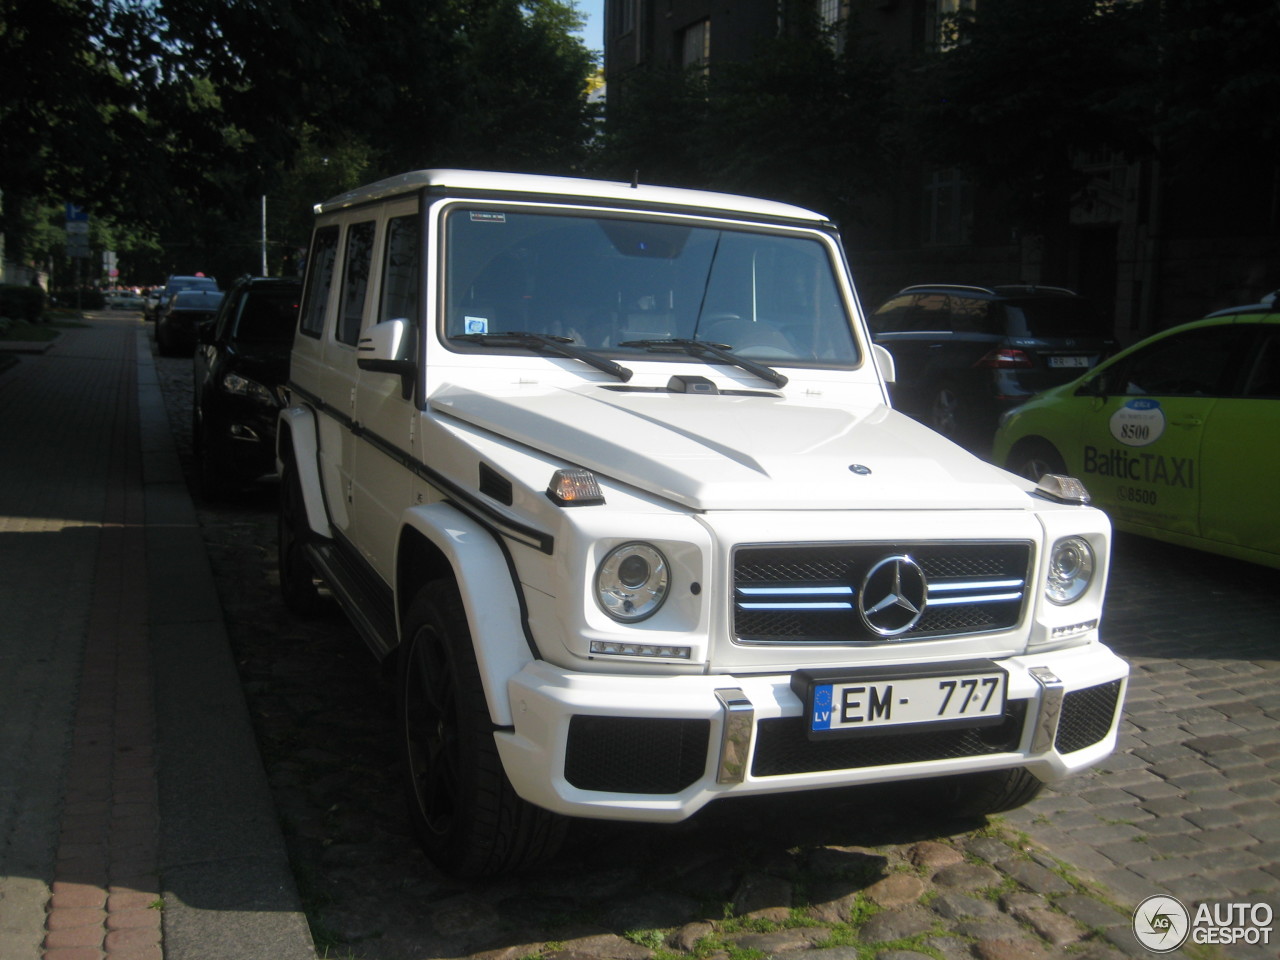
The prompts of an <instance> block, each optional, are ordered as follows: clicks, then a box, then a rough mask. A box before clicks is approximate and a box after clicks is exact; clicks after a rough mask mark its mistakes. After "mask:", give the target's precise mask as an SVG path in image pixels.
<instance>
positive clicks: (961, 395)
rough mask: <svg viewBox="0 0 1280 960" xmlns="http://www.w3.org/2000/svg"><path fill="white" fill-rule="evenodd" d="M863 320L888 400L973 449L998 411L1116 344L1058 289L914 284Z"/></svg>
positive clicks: (1095, 316)
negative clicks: (880, 350)
mask: <svg viewBox="0 0 1280 960" xmlns="http://www.w3.org/2000/svg"><path fill="white" fill-rule="evenodd" d="M868 322H869V323H870V325H871V332H872V335H873V337H874V339H875V342H876V343H879V344H882V345H883V346H884V347H886V348H887V349H888V350H889V352H890V353H891V354H893V359H894V365H895V367H896V372H897V383H896V384H895V385H894V392H893V397H894V406H895V407H897V408H898V409H900V410H902V411H903V412H904V413H907V414H910V415H911V416H912V417H914V418H915V419H917V420H919V421H921V422H922V423H926V424H928V425H929V426H931V427H933V429H935V430H937V431H938V432H939V433H941V434H943V435H944V436H947V437H950V438H951V439H953V440H956V441H957V442H961V443H973V444H975V445H978V446H985V445H986V444H988V443H989V442H990V440H991V437H992V434H993V433H994V432H995V427H996V421H997V419H998V418H999V415H1000V414H1001V413H1002V412H1003V411H1004V410H1007V409H1009V408H1010V407H1015V406H1017V405H1018V404H1020V403H1025V402H1026V401H1027V400H1028V399H1030V398H1031V397H1032V396H1033V395H1034V394H1036V393H1039V392H1040V391H1042V390H1047V389H1048V388H1049V387H1053V386H1057V385H1058V384H1060V383H1066V382H1067V381H1068V380H1074V379H1075V378H1076V377H1078V376H1080V374H1082V373H1084V372H1085V371H1086V370H1088V369H1089V368H1091V367H1093V366H1094V365H1095V364H1097V363H1098V361H1099V360H1101V359H1102V358H1104V357H1106V356H1108V355H1109V354H1110V353H1111V352H1112V351H1113V350H1114V349H1115V348H1116V342H1115V341H1114V340H1113V339H1112V338H1111V330H1110V326H1109V324H1108V323H1107V322H1106V320H1105V319H1104V318H1103V317H1102V316H1101V315H1100V314H1099V312H1098V311H1097V310H1096V309H1095V308H1094V307H1093V305H1092V303H1091V302H1090V301H1089V300H1086V299H1085V298H1084V297H1081V296H1078V295H1077V294H1075V293H1073V292H1072V291H1070V290H1064V289H1063V288H1061V287H1039V286H993V287H976V286H961V285H959V284H948V283H940V284H921V285H918V286H912V287H907V288H905V289H903V290H901V291H899V292H898V293H896V294H895V295H894V296H892V297H891V298H889V300H888V301H886V302H885V303H884V304H883V305H882V306H881V307H880V308H879V309H878V310H876V311H875V313H873V314H872V315H871V316H870V317H869V318H868Z"/></svg>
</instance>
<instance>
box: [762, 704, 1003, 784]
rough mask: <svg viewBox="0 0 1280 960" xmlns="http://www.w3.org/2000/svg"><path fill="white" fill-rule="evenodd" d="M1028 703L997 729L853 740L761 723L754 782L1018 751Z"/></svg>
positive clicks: (799, 721) (781, 722) (788, 720)
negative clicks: (825, 737) (814, 735)
mask: <svg viewBox="0 0 1280 960" xmlns="http://www.w3.org/2000/svg"><path fill="white" fill-rule="evenodd" d="M1026 715H1027V704H1026V701H1025V700H1010V701H1009V705H1008V708H1007V709H1006V710H1005V719H1004V722H1003V723H1001V724H999V725H998V726H994V727H969V728H961V729H954V728H953V729H946V730H922V731H920V732H918V733H905V732H899V733H887V734H882V735H880V736H861V737H849V738H847V739H831V740H810V739H809V737H808V735H807V734H806V731H805V721H804V718H803V717H781V718H774V719H769V720H761V721H760V723H759V724H758V725H757V727H756V752H755V757H754V759H753V760H752V762H751V773H752V776H756V777H780V776H784V775H786V774H794V773H818V772H820V771H823V770H854V769H859V768H861V767H883V766H887V765H889V764H892V763H926V762H928V761H931V760H954V759H956V758H958V757H980V756H985V755H987V754H992V753H1006V752H1010V751H1013V750H1016V749H1018V744H1019V743H1020V742H1021V740H1022V728H1023V725H1024V723H1025V721H1026Z"/></svg>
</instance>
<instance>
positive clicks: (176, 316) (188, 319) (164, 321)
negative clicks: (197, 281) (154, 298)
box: [156, 290, 222, 357]
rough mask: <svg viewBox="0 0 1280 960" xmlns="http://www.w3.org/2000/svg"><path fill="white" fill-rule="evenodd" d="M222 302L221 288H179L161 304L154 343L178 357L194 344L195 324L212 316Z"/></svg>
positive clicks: (162, 351) (163, 352) (162, 353)
mask: <svg viewBox="0 0 1280 960" xmlns="http://www.w3.org/2000/svg"><path fill="white" fill-rule="evenodd" d="M221 305H222V291H220V290H179V291H178V292H177V293H175V294H174V295H173V296H172V297H170V298H169V301H168V302H167V303H165V305H164V306H163V307H161V308H160V316H159V318H158V319H157V320H156V347H157V348H158V349H159V351H160V354H161V356H165V357H178V356H181V355H182V354H184V353H190V352H191V351H192V350H194V349H195V346H196V327H197V326H198V325H199V324H201V323H203V322H204V321H206V320H212V319H213V315H214V314H215V313H217V312H218V307H219V306H221Z"/></svg>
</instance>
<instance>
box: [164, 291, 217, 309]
mask: <svg viewBox="0 0 1280 960" xmlns="http://www.w3.org/2000/svg"><path fill="white" fill-rule="evenodd" d="M221 302H222V294H221V293H219V292H216V291H213V290H179V291H178V292H177V293H175V294H174V295H173V306H174V308H175V309H180V310H217V309H218V304H220V303H221Z"/></svg>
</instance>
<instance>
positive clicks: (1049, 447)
mask: <svg viewBox="0 0 1280 960" xmlns="http://www.w3.org/2000/svg"><path fill="white" fill-rule="evenodd" d="M1005 469H1006V470H1008V471H1010V472H1011V473H1016V474H1017V475H1018V476H1020V477H1025V478H1026V479H1028V480H1030V481H1031V482H1033V483H1036V482H1038V481H1039V480H1040V478H1041V477H1043V476H1044V475H1045V474H1046V473H1066V472H1067V463H1066V461H1065V460H1063V459H1062V454H1060V453H1059V452H1058V449H1057V448H1056V447H1055V446H1054V445H1053V444H1051V443H1050V442H1049V441H1047V440H1040V439H1034V440H1024V441H1022V442H1021V443H1019V444H1018V445H1017V446H1016V447H1015V448H1014V449H1013V451H1012V452H1011V453H1010V454H1009V459H1008V460H1007V461H1006V463H1005Z"/></svg>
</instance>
